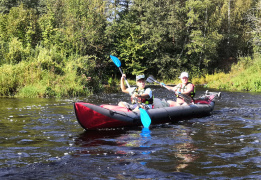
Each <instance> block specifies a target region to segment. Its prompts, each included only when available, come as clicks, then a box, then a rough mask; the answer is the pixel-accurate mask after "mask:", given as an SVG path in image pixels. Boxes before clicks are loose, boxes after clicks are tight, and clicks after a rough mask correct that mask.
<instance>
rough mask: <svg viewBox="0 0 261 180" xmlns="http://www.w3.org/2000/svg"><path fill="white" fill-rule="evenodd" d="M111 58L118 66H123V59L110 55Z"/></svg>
mask: <svg viewBox="0 0 261 180" xmlns="http://www.w3.org/2000/svg"><path fill="white" fill-rule="evenodd" d="M110 58H111V60H112V61H113V62H114V64H115V65H116V66H117V67H120V66H121V61H120V60H119V59H118V58H117V57H115V56H112V55H110Z"/></svg>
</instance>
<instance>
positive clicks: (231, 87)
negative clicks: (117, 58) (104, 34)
mask: <svg viewBox="0 0 261 180" xmlns="http://www.w3.org/2000/svg"><path fill="white" fill-rule="evenodd" d="M76 62H77V61H76ZM77 64H78V66H79V62H78V63H77ZM41 66H42V64H41V63H37V62H20V63H19V64H16V65H3V66H1V67H0V77H1V79H0V84H1V91H0V92H1V94H8V96H9V97H29V98H32V97H34V98H35V97H43V98H47V97H77V96H89V95H91V94H93V93H96V92H106V93H115V92H120V88H119V86H118V82H119V78H117V79H115V78H114V79H112V78H110V79H109V81H108V82H107V83H103V84H102V83H96V82H99V79H93V78H92V77H87V76H86V75H85V74H82V75H77V70H76V69H77V68H76V69H74V68H72V67H75V66H76V64H74V63H72V64H68V65H67V67H66V68H65V69H66V71H64V73H63V75H61V74H58V75H57V74H56V71H58V70H55V69H54V68H53V67H52V68H51V69H50V70H42V69H41ZM260 74H261V58H260V57H256V58H255V59H254V60H251V59H248V58H242V59H241V60H240V61H239V62H238V63H237V64H234V65H232V67H231V71H230V72H229V73H224V72H219V73H215V74H213V75H206V76H204V77H200V78H198V77H193V78H192V79H191V82H192V83H194V84H195V85H196V86H197V85H200V86H203V87H205V88H212V89H218V90H228V91H251V92H261V79H260ZM129 82H130V84H131V85H134V84H135V80H129ZM162 82H166V83H167V84H177V83H179V80H178V79H176V80H170V81H168V80H166V81H164V80H162ZM1 97H4V96H1ZM5 97H7V96H5Z"/></svg>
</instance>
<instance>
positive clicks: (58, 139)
mask: <svg viewBox="0 0 261 180" xmlns="http://www.w3.org/2000/svg"><path fill="white" fill-rule="evenodd" d="M152 88H153V90H154V95H155V97H159V98H166V99H169V98H172V96H173V95H172V94H171V92H168V91H167V90H165V89H163V88H156V87H152ZM203 91H205V89H198V91H197V94H201V93H202V92H203ZM212 91H213V90H212ZM128 98H129V97H128V95H125V94H122V93H117V94H99V95H94V96H91V97H88V98H75V99H62V100H58V99H22V98H0V105H1V107H0V115H1V116H0V179H261V142H260V141H261V94H260V93H241V92H222V98H221V99H220V100H219V101H217V102H216V106H215V110H214V111H213V113H212V115H211V116H208V117H204V118H194V119H190V120H185V121H181V122H179V123H175V124H173V123H168V124H161V125H157V126H152V127H150V130H149V131H144V130H142V127H134V128H131V129H130V128H128V129H126V128H120V129H110V130H107V131H85V130H83V128H82V127H81V126H80V125H79V124H78V122H77V120H76V118H75V116H74V111H73V102H75V101H86V102H89V103H93V104H106V103H111V104H117V102H118V101H120V100H126V101H127V100H128Z"/></svg>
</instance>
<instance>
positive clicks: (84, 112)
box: [74, 91, 220, 130]
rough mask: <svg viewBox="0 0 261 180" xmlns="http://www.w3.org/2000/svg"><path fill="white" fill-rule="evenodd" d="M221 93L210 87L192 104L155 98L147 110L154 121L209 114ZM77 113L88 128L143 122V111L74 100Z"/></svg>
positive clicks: (154, 122) (81, 123)
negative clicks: (174, 103) (168, 103)
mask: <svg viewBox="0 0 261 180" xmlns="http://www.w3.org/2000/svg"><path fill="white" fill-rule="evenodd" d="M216 97H218V98H219V97H220V93H208V91H207V92H206V93H205V94H204V95H203V96H201V97H200V98H198V99H195V100H194V102H193V103H191V104H190V105H182V106H175V107H165V106H164V103H162V101H161V100H160V99H157V98H154V108H153V109H148V110H146V111H147V113H148V115H149V117H150V118H151V124H160V123H166V122H178V121H179V120H181V119H185V118H193V117H203V116H208V115H210V114H211V112H212V111H213V109H214V105H215V99H216ZM74 111H75V116H76V118H77V120H78V122H79V124H80V125H81V126H82V127H83V128H84V129H86V130H92V129H104V128H117V127H128V126H141V125H142V123H141V119H140V113H139V112H134V111H131V110H129V109H127V108H124V107H119V106H115V105H106V104H104V105H100V106H98V105H94V104H90V103H86V102H75V103H74Z"/></svg>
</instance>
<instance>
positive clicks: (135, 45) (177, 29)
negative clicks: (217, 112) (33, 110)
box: [0, 0, 261, 97]
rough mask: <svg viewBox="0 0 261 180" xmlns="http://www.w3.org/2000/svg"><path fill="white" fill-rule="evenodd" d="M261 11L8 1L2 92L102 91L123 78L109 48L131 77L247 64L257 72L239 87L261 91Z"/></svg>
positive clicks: (210, 2)
mask: <svg viewBox="0 0 261 180" xmlns="http://www.w3.org/2000/svg"><path fill="white" fill-rule="evenodd" d="M260 10H261V2H260V1H258V0H175V1H174V0H117V1H116V0H112V1H104V0H74V1H72V0H2V1H0V12H1V14H0V46H1V48H0V69H1V70H0V76H1V78H0V96H14V95H15V96H20V97H52V96H56V97H57V96H58V97H63V96H82V95H88V94H90V93H94V92H98V91H101V90H103V88H104V86H103V85H104V84H107V87H110V86H113V84H115V82H116V81H117V83H118V81H119V77H120V73H119V71H118V69H117V67H116V66H115V65H114V64H113V62H112V61H111V60H110V55H114V56H117V57H118V58H119V59H120V60H121V63H122V64H121V66H122V69H123V70H124V72H125V73H126V74H127V75H128V78H129V79H134V76H135V75H136V74H139V73H144V74H146V75H149V74H152V75H154V76H155V77H157V78H158V79H160V80H165V81H169V82H170V81H172V80H174V79H176V78H177V77H178V76H179V74H180V72H182V71H188V72H189V74H190V77H191V78H192V79H202V78H203V79H204V80H202V81H208V80H209V81H211V79H214V76H215V75H216V74H221V75H224V74H227V73H230V72H233V71H234V72H237V73H238V72H239V71H241V70H247V69H248V71H251V72H252V73H255V74H257V75H255V78H254V80H251V82H249V83H250V84H253V85H250V86H249V87H247V88H241V89H242V90H253V91H261V80H259V79H260V78H259V75H258V74H260V71H261V62H260V46H261V42H260V40H261V35H260V30H261V28H260V16H261V11H260ZM235 65H237V66H235ZM253 67H254V69H252V68H253ZM249 68H250V69H251V70H249ZM212 75H213V76H212ZM237 75H238V74H237ZM238 76H247V75H246V74H243V75H242V74H241V75H238ZM233 78H235V77H233ZM233 78H232V77H231V76H229V77H227V85H226V87H225V86H222V85H219V86H218V88H222V87H223V88H228V86H236V83H234V82H232V83H231V79H233ZM207 79H208V80H207ZM217 79H219V77H218V78H217ZM241 79H242V78H241ZM198 83H202V82H201V81H200V80H198ZM229 83H230V84H229ZM243 84H245V83H243ZM238 86H239V85H238ZM250 87H251V88H250ZM235 88H236V87H235Z"/></svg>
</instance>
